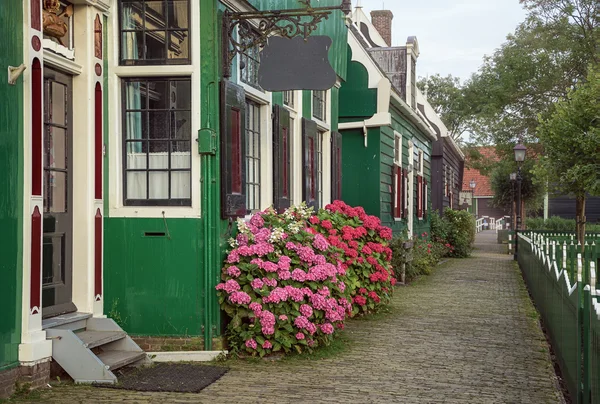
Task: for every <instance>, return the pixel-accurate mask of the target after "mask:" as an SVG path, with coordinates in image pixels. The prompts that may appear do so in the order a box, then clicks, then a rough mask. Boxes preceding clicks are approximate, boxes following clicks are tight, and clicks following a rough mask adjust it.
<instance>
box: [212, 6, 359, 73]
mask: <svg viewBox="0 0 600 404" xmlns="http://www.w3.org/2000/svg"><path fill="white" fill-rule="evenodd" d="M298 2H300V3H302V4H305V5H306V8H298V9H290V10H275V11H252V12H244V13H232V12H230V11H229V10H227V11H225V13H224V14H223V76H224V77H226V78H229V77H231V65H232V63H233V59H234V58H235V56H236V55H237V54H242V53H245V52H246V51H248V50H249V49H252V48H254V47H255V46H260V47H263V46H265V44H266V42H267V38H268V37H269V36H271V35H278V36H281V37H284V38H289V39H291V38H294V37H297V36H301V35H302V36H303V37H304V38H305V39H306V38H308V37H309V36H310V34H312V32H313V31H314V30H316V29H317V27H318V25H319V23H320V22H321V21H323V20H326V19H328V18H329V15H330V14H331V13H332V12H333V11H335V10H341V11H343V12H344V14H345V15H348V14H350V12H351V11H352V0H342V3H341V4H340V5H339V6H332V7H312V6H311V4H310V2H311V0H298ZM252 22H254V23H255V24H256V26H253V24H252ZM236 28H237V38H236V35H235V32H236Z"/></svg>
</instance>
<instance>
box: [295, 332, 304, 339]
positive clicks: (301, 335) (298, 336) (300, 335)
mask: <svg viewBox="0 0 600 404" xmlns="http://www.w3.org/2000/svg"><path fill="white" fill-rule="evenodd" d="M304 338H305V336H304V334H302V333H301V332H299V333H298V334H296V339H297V340H298V341H302V340H303V339H304Z"/></svg>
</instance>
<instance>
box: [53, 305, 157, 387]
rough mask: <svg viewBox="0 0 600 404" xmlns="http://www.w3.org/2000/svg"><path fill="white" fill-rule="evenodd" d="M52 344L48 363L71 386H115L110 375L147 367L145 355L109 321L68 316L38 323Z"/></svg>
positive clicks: (147, 361)
mask: <svg viewBox="0 0 600 404" xmlns="http://www.w3.org/2000/svg"><path fill="white" fill-rule="evenodd" d="M42 328H43V329H44V330H45V331H46V338H48V339H51V340H52V359H53V360H55V361H56V362H57V363H58V364H59V365H60V366H61V367H62V368H63V369H64V370H65V372H67V373H68V374H69V376H71V377H72V378H73V380H74V381H75V383H110V384H114V383H116V382H117V376H115V374H114V371H115V370H116V369H119V368H121V367H123V366H127V365H136V366H137V365H144V364H149V363H151V361H150V359H149V358H148V355H146V353H145V352H144V351H143V350H142V349H141V348H140V347H139V346H138V345H137V344H136V343H135V342H133V340H132V339H131V338H130V337H129V336H128V335H127V333H126V332H125V331H123V330H122V329H121V327H119V326H118V325H117V323H115V322H114V321H113V320H112V319H110V318H93V317H92V315H91V314H89V313H69V314H64V315H61V316H57V317H52V318H49V319H46V320H43V322H42Z"/></svg>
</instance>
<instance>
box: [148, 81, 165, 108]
mask: <svg viewBox="0 0 600 404" xmlns="http://www.w3.org/2000/svg"><path fill="white" fill-rule="evenodd" d="M167 87H168V82H166V81H149V82H148V108H149V109H169V108H170V103H169V99H170V94H169V91H167Z"/></svg>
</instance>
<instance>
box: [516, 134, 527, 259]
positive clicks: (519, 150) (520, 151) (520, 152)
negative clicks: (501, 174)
mask: <svg viewBox="0 0 600 404" xmlns="http://www.w3.org/2000/svg"><path fill="white" fill-rule="evenodd" d="M513 151H514V152H515V161H516V162H517V167H518V168H517V206H515V209H516V211H517V226H516V228H515V256H514V259H515V260H516V259H517V256H518V252H519V234H518V233H519V230H521V182H522V181H523V177H522V176H521V165H522V164H523V161H525V154H526V153H527V148H526V147H525V146H523V145H522V144H521V143H519V144H518V145H516V146H515V147H514V148H513Z"/></svg>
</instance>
